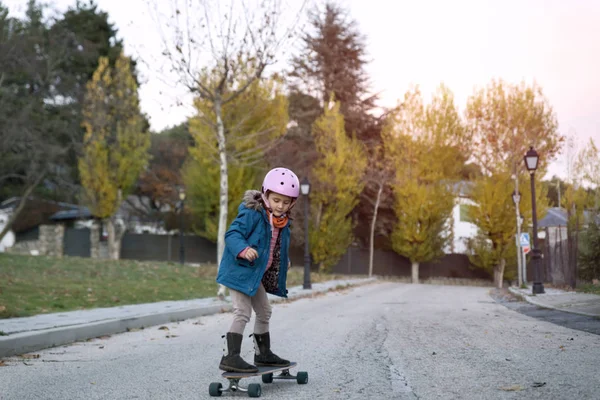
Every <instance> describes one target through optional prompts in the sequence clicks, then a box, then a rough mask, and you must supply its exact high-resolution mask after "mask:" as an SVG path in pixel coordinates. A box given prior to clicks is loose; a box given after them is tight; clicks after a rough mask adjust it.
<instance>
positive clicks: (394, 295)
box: [0, 282, 600, 400]
mask: <svg viewBox="0 0 600 400" xmlns="http://www.w3.org/2000/svg"><path fill="white" fill-rule="evenodd" d="M489 292H490V288H483V287H462V286H434V285H410V284H401V283H391V282H382V283H375V284H369V285H365V286H362V287H358V288H354V289H345V290H342V291H338V292H333V293H330V294H327V295H323V296H317V297H314V298H310V299H301V300H297V301H293V302H289V303H283V304H276V305H274V307H273V317H272V320H271V322H272V325H271V336H272V342H273V346H272V347H273V351H274V352H275V353H276V354H278V355H280V356H282V357H284V358H288V359H290V360H293V361H297V362H298V367H297V368H295V369H293V370H292V371H291V372H292V373H295V372H297V371H307V372H308V375H309V381H308V384H306V385H298V384H296V383H295V381H275V382H274V383H273V384H263V383H262V382H261V379H260V377H256V378H250V379H246V380H242V384H245V385H247V384H248V383H253V382H254V383H261V385H262V398H264V399H371V398H378V399H520V398H530V399H592V398H598V397H600V383H599V380H598V374H599V372H600V364H599V360H600V336H599V335H596V334H593V333H588V332H584V331H581V330H574V329H570V328H568V327H565V326H561V325H558V324H553V323H551V322H547V321H544V320H540V319H537V318H533V317H531V316H527V315H524V314H522V313H519V312H517V311H516V310H514V309H510V308H507V307H505V306H504V305H502V304H500V303H498V302H496V301H495V300H494V299H493V298H492V297H491V296H490V294H489ZM230 322H231V314H229V313H221V314H217V315H212V316H207V317H201V318H197V319H192V320H187V321H183V322H180V323H172V324H168V325H165V326H162V327H159V326H153V327H149V328H146V329H143V330H139V331H132V332H128V333H124V334H120V335H114V336H111V337H106V338H99V339H94V340H91V341H88V342H82V343H76V344H73V345H69V346H61V347H59V348H54V349H48V350H44V351H41V352H37V353H35V355H29V356H26V358H22V357H11V358H8V359H5V360H4V363H5V364H6V366H3V367H0V399H2V400H8V399H11V400H12V399H19V400H27V399H205V398H210V397H209V395H208V386H209V384H210V383H211V382H222V383H223V385H224V386H227V384H226V383H227V382H226V380H224V379H222V378H221V377H220V371H219V370H218V369H217V366H218V363H219V360H220V357H221V354H222V350H223V347H224V339H222V338H221V335H222V334H224V333H225V332H226V330H227V329H228V327H229V324H230ZM253 322H254V321H253V320H252V321H251V322H250V324H249V325H248V326H247V328H246V335H245V339H244V343H243V354H242V356H243V357H244V358H245V360H246V361H248V362H252V354H253V347H252V344H251V343H252V342H251V339H249V338H247V336H248V334H250V333H251V330H252V327H253ZM598 323H599V324H600V321H598ZM38 354H39V357H36V356H37V355H38ZM222 398H224V399H226V398H248V397H247V395H246V394H244V393H233V394H232V393H225V394H223V397H222Z"/></svg>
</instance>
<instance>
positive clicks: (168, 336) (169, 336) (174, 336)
mask: <svg viewBox="0 0 600 400" xmlns="http://www.w3.org/2000/svg"><path fill="white" fill-rule="evenodd" d="M165 337H166V338H167V339H171V338H176V337H177V335H167V336H165Z"/></svg>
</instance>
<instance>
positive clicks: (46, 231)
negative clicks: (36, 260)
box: [7, 224, 65, 257]
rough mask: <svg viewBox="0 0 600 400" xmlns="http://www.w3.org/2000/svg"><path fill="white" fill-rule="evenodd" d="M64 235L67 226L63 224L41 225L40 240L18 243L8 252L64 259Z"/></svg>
mask: <svg viewBox="0 0 600 400" xmlns="http://www.w3.org/2000/svg"><path fill="white" fill-rule="evenodd" d="M64 235H65V226H64V225H62V224H56V225H40V234H39V238H38V240H25V241H22V242H17V243H15V244H14V246H12V247H11V248H9V249H7V252H9V253H14V254H30V255H43V256H53V257H62V256H63V238H64Z"/></svg>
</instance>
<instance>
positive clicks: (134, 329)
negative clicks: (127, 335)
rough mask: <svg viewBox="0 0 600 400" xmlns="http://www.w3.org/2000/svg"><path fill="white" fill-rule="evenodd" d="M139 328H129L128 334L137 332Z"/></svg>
mask: <svg viewBox="0 0 600 400" xmlns="http://www.w3.org/2000/svg"><path fill="white" fill-rule="evenodd" d="M137 331H139V328H127V332H137Z"/></svg>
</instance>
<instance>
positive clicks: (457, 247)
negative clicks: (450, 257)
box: [444, 181, 477, 254]
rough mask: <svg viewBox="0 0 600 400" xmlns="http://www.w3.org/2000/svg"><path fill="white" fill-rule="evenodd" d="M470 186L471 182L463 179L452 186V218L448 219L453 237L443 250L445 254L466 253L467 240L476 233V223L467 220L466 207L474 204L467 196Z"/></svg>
mask: <svg viewBox="0 0 600 400" xmlns="http://www.w3.org/2000/svg"><path fill="white" fill-rule="evenodd" d="M471 186H472V183H471V182H466V181H464V182H459V183H457V184H456V185H455V187H454V190H455V193H456V198H455V199H454V208H453V209H452V219H451V220H450V221H449V223H450V224H452V232H453V233H454V239H453V241H452V245H451V247H447V248H446V249H445V250H444V252H445V253H446V254H452V253H455V254H466V252H467V240H468V239H470V238H473V237H475V235H477V225H475V224H473V223H471V222H469V217H468V214H467V211H468V207H469V206H472V205H475V203H474V202H473V201H472V200H471V199H470V198H469V190H470V189H471Z"/></svg>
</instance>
